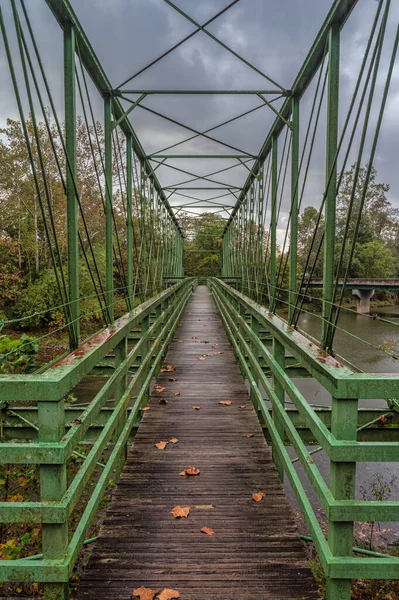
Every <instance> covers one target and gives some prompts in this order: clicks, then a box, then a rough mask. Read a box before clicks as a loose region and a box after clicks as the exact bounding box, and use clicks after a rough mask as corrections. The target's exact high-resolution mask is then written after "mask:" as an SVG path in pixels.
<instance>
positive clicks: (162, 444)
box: [155, 442, 169, 450]
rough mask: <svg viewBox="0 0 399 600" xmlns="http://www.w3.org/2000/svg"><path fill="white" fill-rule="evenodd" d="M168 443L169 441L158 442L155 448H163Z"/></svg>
mask: <svg viewBox="0 0 399 600" xmlns="http://www.w3.org/2000/svg"><path fill="white" fill-rule="evenodd" d="M168 444H169V442H158V444H155V446H156V447H157V448H159V449H160V450H165V448H166V446H167V445H168Z"/></svg>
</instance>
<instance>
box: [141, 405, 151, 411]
mask: <svg viewBox="0 0 399 600" xmlns="http://www.w3.org/2000/svg"><path fill="white" fill-rule="evenodd" d="M150 408H151V407H150V406H145V407H144V408H142V409H141V410H142V411H143V412H145V411H146V410H150Z"/></svg>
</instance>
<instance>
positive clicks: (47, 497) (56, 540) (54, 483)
mask: <svg viewBox="0 0 399 600" xmlns="http://www.w3.org/2000/svg"><path fill="white" fill-rule="evenodd" d="M37 411H38V424H39V432H38V437H39V442H43V443H46V442H47V443H48V442H53V443H54V442H59V441H60V440H61V439H62V438H63V436H64V433H65V411H64V400H60V401H59V402H38V405H37ZM66 489H67V472H66V464H65V463H64V464H61V465H46V464H41V465H40V500H41V502H59V501H60V500H61V499H62V497H63V495H64V494H65V492H66ZM67 547H68V523H67V522H64V523H56V524H50V523H44V524H43V527H42V549H43V558H44V559H45V560H46V559H49V560H51V559H55V560H60V561H62V560H64V559H65V556H66V551H67ZM44 597H45V600H67V598H68V584H66V583H46V584H45V585H44Z"/></svg>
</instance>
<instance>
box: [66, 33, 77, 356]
mask: <svg viewBox="0 0 399 600" xmlns="http://www.w3.org/2000/svg"><path fill="white" fill-rule="evenodd" d="M64 96H65V98H64V99H65V150H66V154H67V166H66V177H65V180H66V205H67V241H68V300H69V302H70V315H71V325H70V328H69V332H70V333H69V345H70V348H71V350H74V349H75V348H77V347H78V346H79V338H80V321H79V317H80V305H79V236H78V214H79V208H78V201H77V198H76V193H75V185H76V181H77V177H76V95H75V31H74V29H73V27H72V25H71V24H70V23H68V24H67V25H66V26H65V29H64Z"/></svg>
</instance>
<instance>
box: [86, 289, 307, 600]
mask: <svg viewBox="0 0 399 600" xmlns="http://www.w3.org/2000/svg"><path fill="white" fill-rule="evenodd" d="M199 340H206V342H208V343H204V342H199ZM215 345H217V346H216V347H215V348H214V347H213V346H215ZM203 354H212V356H205V357H203V358H205V360H201V361H200V360H199V357H201V356H202V355H203ZM166 362H167V364H172V365H175V366H176V371H175V372H173V373H162V374H160V375H159V378H158V381H157V384H158V385H160V386H162V387H165V388H166V390H165V391H164V392H162V393H159V392H156V391H154V393H153V394H152V396H151V399H150V404H149V406H150V410H149V411H147V412H145V413H144V418H143V420H142V422H141V424H140V426H139V430H138V433H137V436H136V439H135V442H134V444H133V446H132V448H131V451H130V454H129V458H128V461H127V463H126V465H125V468H124V470H123V473H122V475H121V479H120V482H119V484H118V486H117V487H116V489H115V491H114V494H113V498H112V502H111V505H110V507H109V509H108V512H107V516H106V518H105V522H104V524H103V527H102V530H101V532H100V535H99V538H98V541H97V542H96V545H95V548H94V551H93V554H92V556H91V558H90V561H89V564H88V566H87V568H86V569H85V571H84V574H83V578H82V581H81V583H80V587H79V590H78V599H79V600H100V599H104V600H105V599H111V598H112V599H115V598H126V599H127V598H131V597H132V591H133V590H134V589H135V588H139V587H140V586H145V587H150V588H159V589H160V591H162V589H163V588H173V589H175V590H178V591H179V592H180V596H181V598H182V600H266V599H268V600H270V599H273V600H282V599H296V600H299V599H307V600H308V599H314V598H318V594H317V592H316V587H315V584H314V581H313V578H312V575H311V571H310V568H309V566H308V564H307V562H306V560H305V555H304V550H303V546H302V544H301V542H300V540H299V535H298V532H297V529H296V527H295V523H294V518H293V515H292V512H291V510H290V507H289V504H288V502H287V500H286V498H285V495H284V490H283V487H282V485H281V484H280V481H279V479H278V476H277V473H276V470H275V468H274V465H273V462H272V459H271V453H270V450H269V448H268V446H267V445H266V442H265V440H264V436H263V433H262V430H261V427H260V425H259V422H258V419H257V417H256V414H255V411H254V410H253V408H252V407H251V404H250V400H249V397H248V393H247V390H246V387H245V384H244V381H243V379H242V376H241V374H240V370H239V368H238V365H237V363H236V361H235V358H234V355H233V352H232V350H231V347H230V345H229V343H228V340H227V337H226V334H225V331H224V328H223V326H222V323H221V321H220V318H219V316H218V313H217V310H216V306H215V304H214V301H213V299H212V296H211V294H210V293H209V291H208V289H207V288H206V287H205V286H200V287H198V288H197V290H196V291H195V293H194V295H193V297H192V299H191V300H190V302H189V304H188V306H187V308H186V311H185V313H184V316H183V319H182V322H181V324H180V326H179V328H178V330H177V337H176V338H175V339H174V340H173V342H172V344H171V347H170V349H169V353H168V355H167V360H166ZM170 377H173V378H175V379H176V381H169V378H170ZM177 392H180V395H174V394H176V393H177ZM161 398H166V399H167V400H168V404H161V403H160V399H161ZM223 400H231V402H232V404H231V405H230V406H227V405H221V404H219V401H223ZM195 405H197V406H200V407H201V408H200V410H195V409H193V408H192V406H195ZM241 405H245V406H246V408H240V406H241ZM248 434H254V435H253V437H247V436H248ZM173 436H176V438H177V439H178V440H179V441H178V443H176V444H173V443H169V444H168V445H167V447H166V449H165V450H159V449H158V448H157V447H155V444H156V443H158V442H159V441H161V440H162V441H167V440H170V439H171V438H172V437H173ZM189 466H195V467H196V468H199V469H200V471H201V473H200V475H198V476H192V477H188V476H182V475H180V474H179V473H180V472H181V471H183V470H184V469H186V468H187V467H189ZM258 491H263V492H265V494H266V496H265V497H264V498H263V500H262V501H261V502H255V501H254V500H252V494H253V493H255V492H258ZM176 505H180V506H189V507H190V514H189V517H188V518H187V519H185V518H183V519H175V518H174V517H173V515H172V514H171V512H170V511H171V510H172V509H173V508H174V507H175V506H176ZM204 526H206V527H210V528H212V529H213V530H214V534H213V535H212V536H208V535H206V534H204V533H201V531H200V530H201V528H202V527H204Z"/></svg>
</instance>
